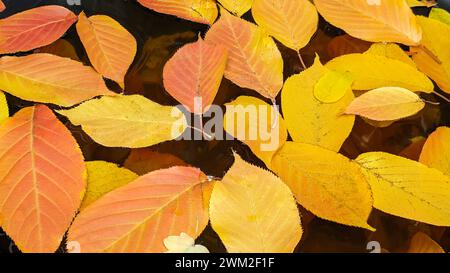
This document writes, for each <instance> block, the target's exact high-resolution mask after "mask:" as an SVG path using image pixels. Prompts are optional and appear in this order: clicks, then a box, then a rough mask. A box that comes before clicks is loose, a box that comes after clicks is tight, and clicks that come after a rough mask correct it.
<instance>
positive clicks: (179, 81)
mask: <svg viewBox="0 0 450 273" xmlns="http://www.w3.org/2000/svg"><path fill="white" fill-rule="evenodd" d="M227 57H228V54H227V50H226V49H225V48H224V47H222V46H220V45H217V46H216V45H211V44H207V43H206V42H205V41H203V39H202V38H201V37H200V36H199V38H198V41H197V42H195V43H191V44H187V45H185V46H183V47H182V48H181V49H179V50H178V51H177V52H176V53H175V55H174V56H173V57H172V58H171V59H170V60H169V61H168V62H167V63H166V65H165V67H164V73H163V79H164V87H165V89H166V90H167V91H168V92H169V94H170V95H171V96H172V97H174V98H175V99H176V100H178V101H179V102H180V103H182V104H183V105H184V106H186V107H187V109H188V110H189V111H191V112H192V113H195V114H202V113H203V112H205V111H207V110H208V108H209V106H210V105H211V104H212V103H213V101H214V98H215V97H216V94H217V91H218V90H219V86H220V83H221V82H222V78H223V73H224V71H225V66H226V64H227ZM197 100H200V101H197Z"/></svg>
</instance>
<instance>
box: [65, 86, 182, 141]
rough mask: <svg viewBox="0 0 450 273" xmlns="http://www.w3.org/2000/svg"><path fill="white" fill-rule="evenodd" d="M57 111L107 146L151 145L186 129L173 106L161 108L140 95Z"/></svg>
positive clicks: (104, 99) (116, 97)
mask: <svg viewBox="0 0 450 273" xmlns="http://www.w3.org/2000/svg"><path fill="white" fill-rule="evenodd" d="M57 112H58V113H59V114H61V115H64V116H66V117H68V118H69V120H70V121H71V122H72V124H74V125H81V127H82V129H83V130H84V131H85V132H86V133H87V134H88V135H89V136H90V137H92V139H93V140H94V141H96V142H97V143H99V144H102V145H103V146H107V147H128V148H141V147H147V146H152V145H155V144H158V143H160V142H164V141H167V140H172V139H174V138H177V137H178V136H180V135H181V133H183V131H184V129H185V126H186V120H185V118H184V115H183V114H182V112H181V111H180V110H178V109H177V108H176V107H171V106H162V105H159V104H157V103H155V102H153V101H151V100H148V99H146V98H145V97H143V96H140V95H132V96H123V95H119V96H115V97H106V96H105V97H101V98H100V99H94V100H90V101H87V102H85V103H83V104H81V105H79V106H77V107H75V108H73V109H69V110H60V111H57Z"/></svg>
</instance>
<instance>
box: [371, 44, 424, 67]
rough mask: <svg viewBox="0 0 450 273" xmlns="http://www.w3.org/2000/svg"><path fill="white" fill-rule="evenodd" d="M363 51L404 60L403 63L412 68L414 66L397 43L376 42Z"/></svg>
mask: <svg viewBox="0 0 450 273" xmlns="http://www.w3.org/2000/svg"><path fill="white" fill-rule="evenodd" d="M365 53H368V54H374V55H379V56H384V57H387V58H389V59H394V60H399V61H402V62H404V63H405V64H409V65H411V66H413V67H414V68H415V67H416V64H415V63H414V61H413V60H412V59H411V58H410V57H409V56H408V54H406V52H405V51H403V49H402V48H401V47H400V46H399V45H397V44H392V43H376V44H373V45H372V46H371V47H370V48H369V49H368V50H367V51H366V52H365Z"/></svg>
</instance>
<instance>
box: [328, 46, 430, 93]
mask: <svg viewBox="0 0 450 273" xmlns="http://www.w3.org/2000/svg"><path fill="white" fill-rule="evenodd" d="M325 66H326V67H327V68H329V69H332V70H336V71H339V72H342V73H345V72H349V73H350V74H351V75H352V76H353V89H354V90H371V89H376V88H380V87H386V86H397V87H403V88H406V89H409V90H411V91H414V92H426V93H431V92H433V90H434V85H433V83H432V82H431V81H430V80H429V79H428V78H427V76H425V75H424V74H423V73H421V72H419V71H418V70H417V69H416V68H414V67H412V66H411V65H410V64H406V63H404V62H403V61H399V60H395V59H391V58H387V57H385V56H380V55H374V54H370V53H363V54H349V55H343V56H340V57H337V58H334V59H333V60H331V61H329V62H328V63H327V64H326V65H325Z"/></svg>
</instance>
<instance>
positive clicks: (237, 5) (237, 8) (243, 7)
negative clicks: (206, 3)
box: [217, 0, 254, 17]
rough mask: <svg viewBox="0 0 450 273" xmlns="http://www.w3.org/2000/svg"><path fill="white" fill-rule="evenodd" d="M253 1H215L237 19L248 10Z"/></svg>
mask: <svg viewBox="0 0 450 273" xmlns="http://www.w3.org/2000/svg"><path fill="white" fill-rule="evenodd" d="M253 1H254V0H238V1H236V0H217V2H219V3H220V4H221V5H222V6H223V7H224V8H226V9H227V10H228V11H230V12H231V13H232V14H234V15H236V16H239V17H241V16H242V15H244V13H246V12H247V11H249V10H250V8H251V7H252V4H253Z"/></svg>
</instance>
